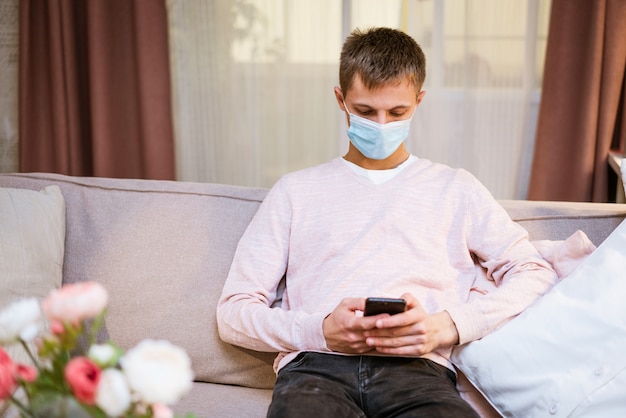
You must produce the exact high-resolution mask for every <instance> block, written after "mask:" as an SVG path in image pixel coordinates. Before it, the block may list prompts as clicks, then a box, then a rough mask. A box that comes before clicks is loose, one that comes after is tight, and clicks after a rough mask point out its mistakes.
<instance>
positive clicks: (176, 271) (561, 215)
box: [0, 173, 626, 388]
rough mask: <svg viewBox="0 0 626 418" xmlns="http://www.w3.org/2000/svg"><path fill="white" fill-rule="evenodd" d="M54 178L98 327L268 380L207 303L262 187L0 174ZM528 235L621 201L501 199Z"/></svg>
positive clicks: (74, 264) (69, 244)
mask: <svg viewBox="0 0 626 418" xmlns="http://www.w3.org/2000/svg"><path fill="white" fill-rule="evenodd" d="M53 184H56V185H58V186H59V187H60V188H61V191H62V192H63V196H64V198H65V204H66V237H65V258H64V266H63V282H64V283H73V282H78V281H84V280H95V281H98V282H100V283H102V284H103V285H104V286H105V287H106V288H107V290H108V291H109V293H110V295H111V297H110V303H109V312H108V315H107V318H106V326H105V331H106V335H105V337H109V338H111V339H112V340H113V341H114V342H116V343H117V344H119V345H120V346H121V347H122V348H125V349H128V348H130V347H132V346H134V345H136V344H137V343H138V342H139V341H140V340H142V339H144V338H158V339H167V340H169V341H171V342H172V343H174V344H176V345H179V346H181V347H183V348H185V349H186V350H187V352H188V353H189V355H190V357H191V359H192V363H193V368H194V372H195V376H196V380H198V381H206V382H214V383H225V384H235V385H241V386H249V387H258V388H270V387H272V386H273V383H274V379H275V376H274V372H273V369H272V361H273V358H274V356H275V354H273V353H257V352H253V351H250V350H245V349H241V348H237V347H233V346H231V345H229V344H226V343H223V342H222V341H221V340H220V338H219V335H218V332H217V326H216V321H215V308H216V305H217V301H218V298H219V296H220V294H221V291H222V286H223V284H224V280H225V278H226V275H227V272H228V269H229V267H230V263H231V261H232V257H233V253H234V251H235V248H236V245H237V242H238V241H239V238H240V237H241V235H242V234H243V232H244V230H245V228H246V226H247V225H248V223H249V221H250V219H251V218H252V216H253V215H254V213H255V212H256V210H257V208H258V206H259V204H260V202H261V201H262V200H263V198H264V197H265V195H266V193H267V190H266V189H262V188H248V187H239V186H229V185H219V184H206V183H190V182H174V181H154V180H130V179H107V178H79V177H69V176H62V175H56V174H42V173H32V174H0V187H12V188H26V189H35V190H38V189H41V188H43V187H45V186H49V185H53ZM501 203H502V204H503V206H504V207H505V209H507V211H508V212H509V213H510V214H511V216H512V218H513V219H514V220H516V221H518V222H519V223H520V224H521V225H522V226H524V227H525V228H526V229H527V230H529V232H530V238H531V239H532V240H537V239H554V240H558V239H565V238H567V237H568V236H569V235H571V234H572V233H573V232H575V231H576V230H577V229H581V230H582V231H583V232H585V233H587V234H588V235H589V237H590V238H591V240H592V241H593V242H594V243H595V244H596V245H599V244H600V242H602V240H604V238H605V237H606V236H608V234H609V233H610V232H611V231H612V230H613V229H614V228H615V227H616V226H617V225H618V224H619V223H620V222H621V221H622V220H623V219H624V218H625V217H626V205H616V204H595V203H565V202H522V201H503V202H501Z"/></svg>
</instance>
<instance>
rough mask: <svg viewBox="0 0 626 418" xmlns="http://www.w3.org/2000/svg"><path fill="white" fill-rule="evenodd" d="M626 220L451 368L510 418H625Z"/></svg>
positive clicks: (462, 350)
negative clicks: (539, 296)
mask: <svg viewBox="0 0 626 418" xmlns="http://www.w3.org/2000/svg"><path fill="white" fill-rule="evenodd" d="M625 297H626V221H624V222H622V223H621V224H620V225H619V226H618V227H617V228H616V229H615V231H613V233H612V234H611V235H610V236H609V237H608V238H607V239H606V240H605V241H604V243H602V244H601V245H600V246H599V247H598V249H597V250H595V251H594V252H593V253H592V254H591V255H590V256H589V257H588V258H587V259H586V260H585V261H584V262H583V263H582V264H580V266H579V267H578V268H577V269H576V270H574V271H573V272H572V273H571V274H570V275H569V276H568V277H566V278H565V279H564V280H563V281H561V282H559V283H558V284H557V285H556V286H555V287H554V288H553V289H552V290H551V291H550V292H548V293H547V294H546V295H545V296H543V297H542V298H541V299H540V300H538V301H537V302H536V303H535V304H534V305H533V306H531V307H530V308H528V309H527V310H526V311H524V312H523V313H521V314H520V315H519V316H518V317H516V318H514V319H513V320H511V321H510V322H509V323H507V324H506V325H504V326H503V327H502V328H500V329H498V330H497V331H495V332H493V333H491V334H489V335H487V336H485V337H484V338H482V339H481V340H478V341H474V342H472V343H469V344H466V345H464V346H462V347H458V348H457V349H455V351H454V353H453V356H452V361H453V363H454V364H455V365H456V366H457V367H458V368H459V369H460V370H461V371H462V372H463V373H464V374H465V375H466V376H467V378H468V379H469V381H470V382H471V383H472V384H473V385H474V386H475V387H476V388H477V389H478V390H479V391H480V392H481V393H482V394H483V395H484V396H485V397H486V398H487V400H488V401H489V402H490V403H491V404H492V405H493V406H494V408H495V409H496V410H497V411H498V412H499V413H500V414H502V415H503V416H506V417H583V416H584V417H603V418H605V417H626V392H624V390H625V389H624V388H625V387H626V386H625V385H626V355H624V353H626V308H625V306H626V305H625V302H624V301H625Z"/></svg>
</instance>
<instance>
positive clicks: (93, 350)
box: [87, 344, 119, 367]
mask: <svg viewBox="0 0 626 418" xmlns="http://www.w3.org/2000/svg"><path fill="white" fill-rule="evenodd" d="M87 357H89V359H90V360H92V361H93V362H94V363H96V364H97V365H99V366H100V367H109V366H114V365H115V364H116V363H117V360H118V358H119V350H118V349H116V348H115V347H114V346H112V345H111V344H93V345H92V346H91V347H89V351H88V352H87Z"/></svg>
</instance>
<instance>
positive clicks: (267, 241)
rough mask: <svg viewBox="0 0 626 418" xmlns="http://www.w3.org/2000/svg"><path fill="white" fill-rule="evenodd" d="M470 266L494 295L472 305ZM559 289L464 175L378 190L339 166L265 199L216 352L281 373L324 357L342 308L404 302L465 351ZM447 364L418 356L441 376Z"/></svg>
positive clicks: (439, 174) (424, 163) (403, 177)
mask: <svg viewBox="0 0 626 418" xmlns="http://www.w3.org/2000/svg"><path fill="white" fill-rule="evenodd" d="M475 260H478V261H480V262H481V264H483V265H484V266H485V267H487V269H488V274H489V276H490V277H491V278H493V279H494V280H495V282H496V283H497V284H498V287H497V290H495V291H492V292H490V293H488V294H486V295H484V296H480V297H478V298H472V300H471V301H469V300H468V298H469V294H470V289H471V288H472V285H473V283H474V280H475V278H476V264H475ZM285 275H286V283H287V284H286V290H284V293H282V292H283V291H282V289H283V287H282V285H281V279H282V277H283V276H285ZM556 281H557V277H556V274H555V272H554V271H553V270H552V268H551V266H550V264H548V263H547V262H546V261H545V260H544V259H543V258H541V256H540V255H539V254H538V253H537V251H536V249H535V248H534V247H533V246H532V245H531V244H530V242H529V241H528V238H527V233H526V231H525V230H524V229H523V228H521V227H520V226H518V225H517V224H515V223H514V222H513V221H511V219H510V218H509V216H508V215H507V213H506V212H505V211H504V209H503V208H502V207H501V206H500V205H499V204H498V203H497V202H496V201H495V200H494V199H493V197H492V196H491V194H490V193H489V192H488V191H487V189H486V188H485V187H484V186H482V185H481V184H480V183H479V182H478V181H477V180H476V179H475V178H474V177H473V176H472V175H471V174H469V173H468V172H466V171H464V170H460V169H451V168H449V167H447V166H444V165H440V164H435V163H432V162H430V161H428V160H424V159H418V160H417V161H415V162H414V163H412V164H411V165H410V166H409V167H407V168H406V169H405V170H404V171H402V172H401V173H399V174H398V175H397V176H396V177H394V178H392V179H391V180H389V181H387V182H385V183H383V184H379V185H375V184H372V183H371V182H369V181H368V180H366V179H364V178H362V177H361V176H359V175H358V174H356V173H355V172H354V171H352V170H351V169H350V168H349V167H347V166H346V165H345V164H344V163H343V162H342V161H340V159H339V158H337V159H334V160H332V161H330V162H329V163H326V164H322V165H320V166H317V167H313V168H309V169H305V170H301V171H297V172H294V173H291V174H288V175H285V176H284V177H283V178H281V179H280V180H279V181H278V182H277V183H276V185H275V186H274V187H273V188H272V190H270V192H269V193H268V195H267V197H266V199H265V200H264V202H263V203H262V204H261V206H260V207H259V210H258V212H257V214H256V216H255V217H254V219H253V220H252V222H251V223H250V225H249V227H248V229H247V230H246V232H245V233H244V235H243V237H242V238H241V241H240V242H239V245H238V247H237V251H236V254H235V257H234V260H233V264H232V267H231V270H230V272H229V275H228V278H227V280H226V284H225V286H224V290H223V293H222V296H221V299H220V301H219V304H218V308H217V319H218V326H219V332H220V336H221V338H222V339H223V340H224V341H226V342H229V343H231V344H235V345H239V346H243V347H246V348H250V349H253V350H257V351H277V352H279V353H280V355H279V356H278V358H277V362H276V364H275V367H276V370H277V371H278V369H279V368H280V367H282V366H283V365H284V364H286V363H287V362H288V361H289V360H291V359H292V358H293V357H295V355H296V354H297V353H298V352H300V351H319V352H329V350H328V348H327V347H326V343H325V339H324V335H323V332H322V321H323V319H324V317H325V316H326V315H328V314H329V313H330V312H331V311H332V310H333V309H334V308H335V307H336V306H337V304H338V303H339V302H340V301H341V300H342V299H343V298H346V297H368V296H388V297H399V296H400V295H401V294H402V293H404V292H410V293H412V294H413V295H414V296H415V297H416V298H417V299H418V300H419V301H420V303H421V304H422V306H423V307H424V308H425V309H426V310H427V311H428V312H430V313H435V312H439V311H442V310H447V311H448V313H449V314H450V316H451V317H452V319H453V321H454V322H455V324H456V327H457V329H458V332H459V337H460V343H461V344H462V343H466V342H469V341H472V340H474V339H477V338H480V337H482V336H484V335H485V334H487V333H488V332H490V331H492V330H494V329H496V328H497V327H498V326H500V325H502V324H503V323H504V322H505V321H507V320H508V319H510V318H512V317H513V316H515V315H517V314H518V313H519V312H521V311H522V310H523V309H524V308H526V307H527V306H528V305H529V304H531V303H532V302H533V301H534V300H536V299H537V298H538V297H539V296H540V295H542V294H544V293H545V292H546V291H547V290H548V289H549V288H551V287H552V285H554V284H555V283H556ZM281 298H282V302H281V301H280V299H281ZM277 302H281V303H279V305H280V306H277ZM449 356H450V350H449V349H439V350H437V351H436V352H433V353H431V354H429V355H427V356H426V357H428V358H431V359H432V360H434V361H437V362H438V363H440V364H443V365H446V366H448V367H450V363H449V361H448V359H449Z"/></svg>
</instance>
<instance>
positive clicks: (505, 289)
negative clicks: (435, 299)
mask: <svg viewBox="0 0 626 418" xmlns="http://www.w3.org/2000/svg"><path fill="white" fill-rule="evenodd" d="M469 202H470V203H469V209H468V212H467V214H468V222H467V225H468V227H467V242H468V248H469V249H470V251H471V252H472V253H473V254H475V255H476V256H477V258H478V259H479V262H480V264H481V265H482V267H484V268H486V270H487V274H488V276H490V277H491V278H492V279H493V280H494V282H495V283H496V284H497V288H496V289H495V290H493V291H491V292H489V293H487V294H485V295H481V296H480V297H476V298H473V299H472V300H471V301H470V302H467V303H464V304H461V305H458V306H454V307H450V308H449V309H447V311H448V313H449V314H450V316H451V317H452V320H453V321H454V323H455V325H456V327H457V330H458V332H459V343H460V344H464V343H467V342H470V341H473V340H476V339H479V338H481V337H483V336H485V335H486V334H488V333H489V332H492V331H494V330H495V329H497V328H499V327H500V326H502V325H503V324H504V323H505V322H507V321H508V320H510V319H512V318H513V317H515V316H516V315H518V314H519V313H520V312H522V311H523V310H524V309H526V308H527V307H528V306H530V305H531V304H532V303H534V301H536V300H537V299H538V298H539V297H541V296H542V295H543V294H545V293H546V292H547V291H548V290H549V289H551V288H552V286H554V284H556V282H557V280H558V279H557V275H556V273H555V271H554V270H553V269H552V266H551V265H550V263H548V262H547V261H546V260H544V259H543V258H542V257H541V255H540V254H539V253H538V251H537V250H536V249H535V247H534V246H533V245H532V244H531V243H530V241H529V240H528V233H527V231H526V230H524V229H523V228H522V227H521V226H519V225H518V224H516V223H515V222H513V221H512V220H511V219H510V217H509V215H508V214H507V213H506V211H505V210H504V209H503V208H502V207H501V206H500V205H499V204H498V203H497V202H496V201H495V199H493V197H492V196H491V194H490V193H489V192H488V191H487V190H486V189H485V188H484V187H483V186H482V185H480V186H478V190H475V191H474V193H473V194H472V197H471V198H470V199H469Z"/></svg>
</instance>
